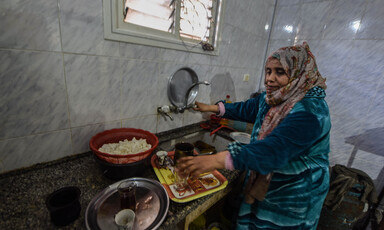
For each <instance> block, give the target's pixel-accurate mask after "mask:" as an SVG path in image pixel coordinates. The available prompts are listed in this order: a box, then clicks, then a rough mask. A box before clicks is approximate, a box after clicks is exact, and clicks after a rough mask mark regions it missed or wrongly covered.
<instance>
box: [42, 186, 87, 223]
mask: <svg viewBox="0 0 384 230" xmlns="http://www.w3.org/2000/svg"><path fill="white" fill-rule="evenodd" d="M80 193H81V192H80V189H79V188H78V187H74V186H70V187H64V188H61V189H59V190H56V191H54V192H53V193H51V194H50V195H49V196H48V197H47V199H46V205H47V208H48V211H49V214H50V216H51V221H52V222H53V223H54V224H55V225H56V226H66V225H68V224H70V223H71V222H73V221H74V220H76V219H77V218H78V217H79V215H80V210H81V206H80V201H79V198H80Z"/></svg>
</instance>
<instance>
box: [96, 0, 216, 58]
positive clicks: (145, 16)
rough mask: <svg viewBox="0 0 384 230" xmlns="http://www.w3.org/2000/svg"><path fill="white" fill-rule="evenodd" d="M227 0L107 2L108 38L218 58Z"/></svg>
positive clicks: (122, 0) (105, 29)
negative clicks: (221, 26)
mask: <svg viewBox="0 0 384 230" xmlns="http://www.w3.org/2000/svg"><path fill="white" fill-rule="evenodd" d="M222 2H223V0H103V7H104V35H105V38H106V39H111V40H117V41H125V42H131V43H137V44H143V45H150V46H157V47H164V48H171V49H178V50H185V51H189V52H198V53H208V54H212V55H217V50H218V49H217V48H218V47H217V45H218V42H217V40H218V36H219V34H220V33H219V30H220V26H219V21H221V20H220V17H221V14H222V10H221V9H222V7H223V6H222V4H223V3H222Z"/></svg>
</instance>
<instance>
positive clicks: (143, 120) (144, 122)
mask: <svg viewBox="0 0 384 230" xmlns="http://www.w3.org/2000/svg"><path fill="white" fill-rule="evenodd" d="M167 119H169V118H168V117H167ZM122 127H124V128H135V129H144V130H147V131H149V132H152V133H157V115H149V116H144V117H136V118H132V119H127V120H123V121H122Z"/></svg>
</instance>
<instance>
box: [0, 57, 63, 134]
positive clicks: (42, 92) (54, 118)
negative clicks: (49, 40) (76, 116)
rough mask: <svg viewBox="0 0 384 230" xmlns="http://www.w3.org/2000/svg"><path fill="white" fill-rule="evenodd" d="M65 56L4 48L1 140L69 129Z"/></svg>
mask: <svg viewBox="0 0 384 230" xmlns="http://www.w3.org/2000/svg"><path fill="white" fill-rule="evenodd" d="M62 66H63V60H62V55H61V54H58V53H40V52H29V51H6V50H2V51H0V98H1V100H0V120H1V124H2V125H1V128H0V139H4V138H11V137H20V136H27V135H30V134H36V133H41V132H46V131H52V130H58V129H65V128H69V123H68V110H67V102H66V94H65V81H64V77H63V67H62Z"/></svg>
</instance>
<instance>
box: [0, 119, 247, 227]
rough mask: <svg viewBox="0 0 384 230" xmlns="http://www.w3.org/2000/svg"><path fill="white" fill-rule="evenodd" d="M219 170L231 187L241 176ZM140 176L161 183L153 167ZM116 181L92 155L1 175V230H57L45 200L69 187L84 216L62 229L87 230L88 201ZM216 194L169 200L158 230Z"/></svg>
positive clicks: (183, 132)
mask: <svg viewBox="0 0 384 230" xmlns="http://www.w3.org/2000/svg"><path fill="white" fill-rule="evenodd" d="M200 130H201V128H200V126H199V125H196V124H195V125H191V126H187V127H183V128H181V129H176V130H173V131H167V132H163V133H159V134H156V135H157V136H158V138H159V141H160V142H162V141H166V140H169V139H172V138H175V137H178V136H183V135H186V134H189V133H193V132H197V131H200ZM219 134H220V133H219ZM221 135H224V136H225V135H226V133H225V132H223V133H222V134H221ZM219 171H220V172H221V173H222V174H223V176H225V177H226V178H227V180H228V182H229V183H228V186H229V187H231V186H233V184H234V182H235V181H236V179H237V178H238V177H239V176H240V172H239V171H229V170H219ZM141 177H145V178H150V179H156V180H158V179H157V177H156V175H155V173H154V171H153V169H152V168H151V167H150V166H148V167H147V169H145V171H144V172H143V173H142V175H141ZM115 182H116V181H114V180H111V179H108V178H107V177H105V176H103V174H102V172H101V170H100V168H99V167H98V165H97V163H96V162H95V160H94V158H93V154H92V153H91V152H88V153H83V154H78V155H74V156H70V157H65V158H62V159H59V160H56V161H52V162H48V163H44V164H38V165H34V166H32V167H30V168H25V169H20V170H16V171H12V172H10V173H5V174H0V201H1V205H0V214H1V220H0V229H57V228H58V227H55V226H54V225H53V223H52V222H51V220H50V216H49V212H48V209H47V208H46V204H45V200H46V197H47V196H48V195H49V194H50V193H52V192H53V191H55V190H57V189H59V188H62V187H66V186H77V187H78V188H80V190H81V196H80V203H81V213H80V217H79V218H78V219H77V220H75V221H74V222H73V223H71V224H69V225H67V226H65V227H60V229H86V226H85V211H86V208H87V206H88V204H89V202H90V201H91V200H92V198H93V197H94V196H96V195H97V194H98V193H99V192H100V191H102V190H103V189H105V188H106V187H107V186H108V185H110V184H113V183H115ZM214 194H215V193H213V194H210V195H207V196H205V197H202V198H199V199H196V200H193V201H190V202H187V203H175V202H173V201H170V206H169V210H168V215H167V217H166V219H165V220H164V222H163V223H162V225H161V226H160V228H159V229H175V226H176V225H177V224H178V223H179V222H180V221H182V220H184V219H185V217H186V216H187V215H188V214H190V213H191V212H193V211H194V210H195V209H196V208H197V207H199V206H200V205H202V204H203V203H204V202H206V201H207V200H208V199H210V198H211V197H212V196H214Z"/></svg>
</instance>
